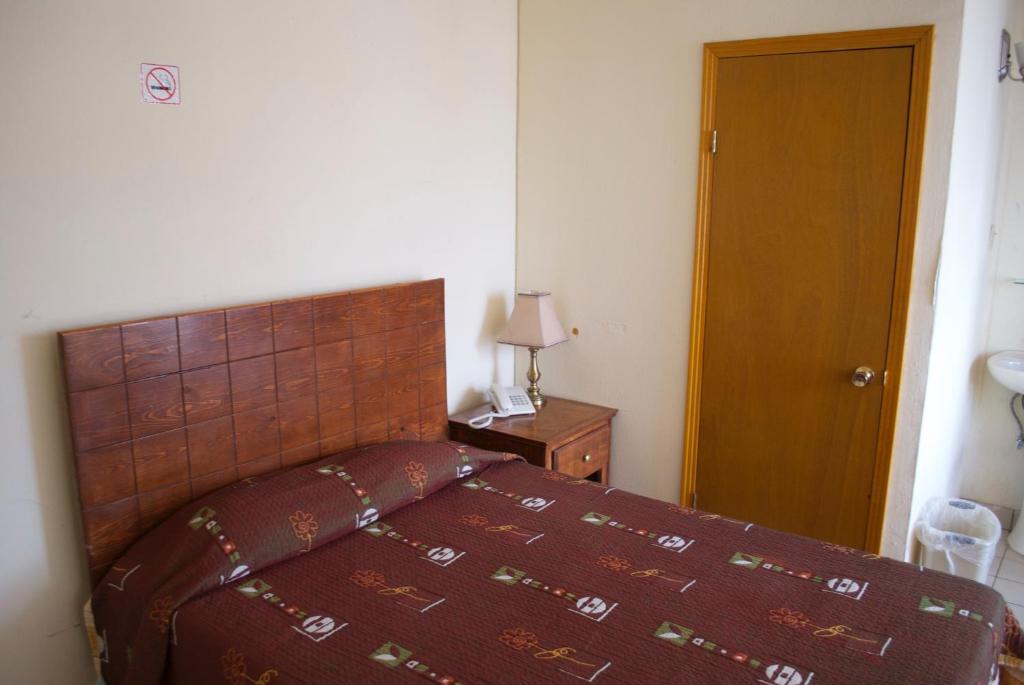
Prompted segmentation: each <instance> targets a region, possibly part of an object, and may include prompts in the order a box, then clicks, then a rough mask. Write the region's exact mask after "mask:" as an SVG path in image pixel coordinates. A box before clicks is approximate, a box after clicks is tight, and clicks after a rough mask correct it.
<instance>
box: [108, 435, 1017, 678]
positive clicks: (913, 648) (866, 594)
mask: <svg viewBox="0 0 1024 685" xmlns="http://www.w3.org/2000/svg"><path fill="white" fill-rule="evenodd" d="M93 609H94V612H95V619H96V632H97V634H98V635H99V636H100V638H101V641H102V649H101V653H100V660H101V662H102V667H103V671H104V676H105V678H106V681H107V683H109V684H110V685H118V684H120V683H157V682H165V683H176V684H177V683H181V684H184V683H199V684H202V683H225V682H228V683H233V684H235V685H242V684H243V683H260V684H261V685H270V684H274V685H278V684H283V683H329V682H338V683H348V682H410V683H413V682H417V681H418V680H427V681H432V682H435V683H449V684H450V683H574V682H578V681H581V680H582V681H584V682H595V683H612V682H634V683H637V682H639V683H656V682H687V683H770V684H774V685H802V684H805V683H812V682H813V683H858V684H865V683H932V684H934V683H963V684H971V685H974V684H981V683H988V682H989V681H990V680H991V679H992V677H993V676H994V675H995V668H996V661H997V656H998V651H999V646H1000V645H1001V643H1002V639H1003V616H1004V604H1003V600H1002V598H1001V597H1000V595H999V594H998V593H996V592H994V591H993V590H991V589H990V588H988V587H986V586H984V585H980V584H978V583H974V582H972V581H969V580H965V579H961V578H956V577H952V576H949V575H946V574H942V573H939V572H935V571H931V570H927V569H923V568H920V567H918V566H913V565H909V564H905V563H902V562H898V561H894V560H891V559H886V558H881V557H879V556H877V555H873V554H868V553H865V552H862V551H859V550H855V549H850V548H846V547H841V546H837V545H833V544H828V543H824V542H820V541H816V540H812V539H807V538H801V537H796V536H793V535H789V534H784V533H780V532H777V531H773V530H769V529H765V528H761V527H759V526H755V525H752V524H749V523H746V522H743V521H736V520H731V519H728V518H724V517H721V516H717V515H714V514H709V513H705V512H700V511H697V510H693V509H689V508H686V507H680V506H676V505H673V504H669V503H665V502H660V501H657V500H653V499H648V498H645V497H641V496H638V495H635V494H631V493H629V492H625V491H623V490H620V489H617V488H614V487H608V486H603V485H600V484H598V483H595V482H592V481H589V480H576V479H571V478H569V477H567V476H565V475H563V474H559V473H555V472H551V471H545V470H543V469H539V468H537V467H534V466H530V465H528V464H526V463H524V462H522V461H521V460H518V459H516V458H514V457H513V456H512V455H502V454H495V453H489V452H484V451H483V450H477V449H474V448H468V447H465V446H461V445H456V444H451V443H415V442H407V443H405V442H397V443H386V444H384V445H379V446H375V447H372V448H369V449H360V450H353V451H350V452H347V453H342V454H339V455H335V456H332V457H328V458H326V459H323V460H321V461H319V462H316V463H313V464H309V465H305V466H300V467H297V468H296V469H294V470H292V471H289V472H287V473H285V474H281V475H278V476H274V477H268V478H266V479H262V480H260V479H249V480H247V481H241V482H239V483H237V484H235V485H234V486H232V487H229V488H227V489H225V490H222V491H219V492H217V493H213V494H212V495H209V496H207V497H206V498H205V499H203V500H199V501H197V502H193V503H191V504H190V505H189V506H188V507H187V508H186V509H185V510H182V511H181V512H178V514H176V515H174V516H172V517H171V518H170V519H169V520H168V521H166V522H165V523H164V524H162V525H161V526H160V527H158V528H157V529H156V530H154V531H152V532H151V533H149V534H147V535H146V536H145V537H144V538H142V540H140V542H139V543H137V544H136V545H135V546H134V547H133V548H131V549H130V550H129V552H128V553H127V554H126V555H125V557H124V558H122V559H121V560H119V561H118V562H117V563H116V564H115V565H114V567H113V568H112V569H111V570H110V571H109V572H108V574H107V575H106V577H105V578H104V579H103V581H102V582H101V583H100V585H99V586H98V588H97V590H96V592H95V594H94V596H93Z"/></svg>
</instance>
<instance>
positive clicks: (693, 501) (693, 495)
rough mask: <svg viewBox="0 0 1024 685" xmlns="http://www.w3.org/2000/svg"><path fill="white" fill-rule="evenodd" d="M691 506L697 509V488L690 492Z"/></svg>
mask: <svg viewBox="0 0 1024 685" xmlns="http://www.w3.org/2000/svg"><path fill="white" fill-rule="evenodd" d="M690 508H691V509H696V508H697V491H696V490H694V491H693V492H692V493H691V494H690Z"/></svg>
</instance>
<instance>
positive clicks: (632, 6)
mask: <svg viewBox="0 0 1024 685" xmlns="http://www.w3.org/2000/svg"><path fill="white" fill-rule="evenodd" d="M962 9H963V7H962V2H961V0H903V1H901V2H878V1H877V0H786V1H785V2H770V3H767V2H766V3H752V2H749V1H747V0H718V1H716V2H698V1H697V0H691V1H688V2H680V1H678V0H637V1H634V2H621V1H619V0H560V1H558V2H550V1H548V0H521V2H520V19H519V28H520V33H519V65H520V73H519V151H518V159H519V165H518V172H517V173H518V183H519V198H518V211H519V217H518V249H517V264H518V265H517V286H518V287H519V288H521V289H522V288H538V289H540V288H543V289H548V290H551V291H552V292H553V293H554V296H555V298H556V302H557V303H558V309H559V311H560V313H561V316H562V317H563V323H565V324H566V326H567V327H571V326H577V327H579V329H580V335H579V337H578V338H577V339H574V340H572V341H570V342H569V343H568V344H565V345H560V346H558V347H556V348H553V349H551V350H545V351H543V352H542V353H541V357H542V359H541V370H542V372H543V373H544V379H543V382H542V387H543V388H544V389H545V390H546V391H548V392H550V393H551V394H561V395H565V396H569V397H575V398H579V399H585V400H589V401H593V402H598V403H605V404H609V405H612V406H617V407H619V408H620V410H621V412H620V414H619V417H618V418H617V419H616V420H615V424H614V429H613V434H614V445H613V457H612V470H611V473H612V481H613V482H614V483H615V484H616V485H618V486H621V487H624V488H626V489H630V490H634V491H638V492H641V493H643V494H646V495H650V496H652V497H658V498H661V499H667V500H673V501H674V500H676V499H677V498H678V492H679V481H680V454H681V449H682V415H683V396H684V389H685V378H686V350H687V343H688V336H689V332H688V326H689V318H690V289H691V288H690V281H691V274H692V258H693V236H694V234H693V225H694V213H695V209H694V197H695V190H696V183H697V177H696V171H697V141H698V129H699V97H700V70H701V45H702V43H704V42H707V41H715V40H730V39H741V38H756V37H764V36H773V35H791V34H799V33H817V32H827V31H841V30H851V29H864V28H877V27H889V26H905V25H914V24H934V25H935V44H934V53H933V61H932V81H931V92H930V96H929V97H930V100H929V106H928V131H927V137H926V144H925V159H924V178H923V182H922V188H921V203H920V210H919V218H918V229H917V236H918V241H917V245H916V250H915V269H914V277H913V287H912V293H911V312H910V322H909V323H910V325H909V336H908V340H907V347H906V352H905V365H904V368H905V376H904V380H903V386H902V391H901V397H900V405H899V416H898V428H897V434H896V449H895V457H894V462H893V468H892V478H891V482H890V489H889V490H890V495H889V498H888V509H887V518H886V526H885V533H884V551H885V552H886V553H887V554H889V555H892V556H898V557H902V556H903V554H904V549H905V546H906V541H907V540H906V538H907V530H908V521H909V516H910V501H911V497H910V495H911V491H912V487H913V478H914V472H915V468H916V466H917V463H916V462H917V459H916V454H917V444H918V434H919V428H920V424H921V409H922V405H923V398H924V393H925V381H926V371H927V365H928V352H929V343H930V338H931V325H932V319H933V314H934V312H933V305H932V298H933V284H934V279H935V274H936V266H937V264H938V258H939V244H940V239H941V236H942V231H943V221H944V215H945V200H946V190H947V187H948V180H949V161H950V145H951V137H952V125H953V111H954V104H955V98H956V78H957V67H958V56H959V47H960V45H959V42H960V29H961V17H962ZM995 40H996V38H993V41H995ZM994 50H995V47H992V48H991V50H990V52H993V51H994ZM518 362H519V363H518V364H517V366H518V369H519V371H520V377H521V374H522V370H523V369H524V368H525V367H524V365H523V363H522V357H520V358H519V359H518ZM765 401H768V402H770V401H771V389H770V388H766V389H765ZM938 430H940V431H941V430H943V427H942V426H939V427H938ZM924 458H925V459H927V455H926V456H925V457H924Z"/></svg>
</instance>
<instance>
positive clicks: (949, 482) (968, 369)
mask: <svg viewBox="0 0 1024 685" xmlns="http://www.w3.org/2000/svg"><path fill="white" fill-rule="evenodd" d="M1019 8H1020V2H1019V0H966V2H965V3H964V16H963V37H962V41H961V52H960V68H959V71H960V75H959V79H958V81H959V82H958V86H957V94H956V114H955V123H954V125H953V146H952V155H951V159H950V172H949V195H948V197H947V200H946V221H945V224H946V228H945V233H944V235H943V237H942V255H941V260H940V264H939V274H938V280H937V292H936V304H935V323H934V331H933V333H932V347H931V354H930V359H929V363H928V387H927V392H926V395H925V401H924V415H923V417H922V420H921V440H920V448H919V450H920V451H919V454H918V461H917V477H916V479H915V481H914V494H913V502H912V505H911V518H912V520H913V519H916V516H917V511H918V510H919V509H920V507H921V506H922V505H923V504H924V502H925V501H926V500H927V499H928V498H929V497H935V496H953V497H958V496H960V497H962V496H968V497H974V498H976V499H981V500H982V501H986V502H991V503H993V504H998V503H1000V502H998V501H995V500H993V499H992V498H990V496H989V490H988V489H987V488H985V487H983V486H982V487H979V482H985V481H988V482H993V481H994V482H1012V481H1013V479H1012V478H1008V476H1010V475H1011V474H1015V475H1016V476H1017V477H1018V479H1019V477H1020V475H1021V469H1020V467H1018V468H1016V469H1012V468H1007V466H1008V465H1006V464H992V463H985V462H984V461H982V460H971V459H968V458H965V451H964V448H965V444H966V443H967V440H968V436H969V434H970V432H971V431H970V421H971V413H972V412H971V409H972V406H973V405H974V403H975V398H976V396H977V394H978V388H979V387H981V386H982V384H984V383H985V380H986V376H987V373H986V371H985V366H984V360H983V356H984V355H983V354H982V353H983V350H984V344H985V337H986V336H985V334H986V328H987V324H988V311H989V297H988V295H989V290H988V285H989V273H990V250H989V248H990V243H991V235H992V233H991V228H992V226H993V214H994V209H995V204H996V195H997V192H998V189H999V180H1000V175H999V171H1000V154H1001V150H1002V147H1003V130H1004V123H1005V120H1006V108H1007V101H1008V97H1009V95H1010V92H1011V90H1012V89H1014V88H1020V85H1018V84H1013V83H1011V82H1010V81H1008V80H1007V81H1003V82H1002V83H999V81H998V79H997V78H996V70H997V68H998V64H999V61H998V53H999V35H1000V32H1001V31H1002V29H1003V28H1008V29H1012V28H1014V27H1013V26H1012V23H1013V21H1014V15H1016V14H1018V13H1019V12H1018V10H1019ZM1020 294H1021V295H1024V293H1020ZM1018 308H1019V307H1018ZM995 394H997V393H993V392H990V393H989V395H990V396H991V395H995ZM1003 410H1004V411H1003V412H1001V413H996V414H994V415H995V416H999V417H1007V418H1008V417H1009V410H1008V409H1006V408H1005V406H1004V407H1003ZM985 416H987V415H986V414H985V413H984V412H982V413H979V412H975V423H976V424H977V423H978V422H979V420H981V419H982V418H983V417H985ZM995 432H996V431H993V433H995ZM1003 437H1004V439H1005V442H1007V443H1010V444H1012V435H1008V434H1007V433H1006V432H1005V431H1004V432H1003ZM972 461H973V463H972ZM980 469H985V471H984V472H982V471H981V470H980ZM1000 489H1002V488H1000ZM1010 504H1011V505H1012V506H1018V505H1019V502H1017V503H1010ZM913 547H914V541H913V540H911V541H910V544H909V545H908V548H909V549H913Z"/></svg>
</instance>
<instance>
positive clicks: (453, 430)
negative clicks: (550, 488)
mask: <svg viewBox="0 0 1024 685" xmlns="http://www.w3.org/2000/svg"><path fill="white" fill-rule="evenodd" d="M490 408H491V407H490V405H482V406H480V407H476V408H475V409H470V410H469V411H464V412H462V413H461V414H456V415H455V416H451V417H449V418H448V434H449V436H450V437H451V439H452V440H455V441H458V442H463V443H466V444H467V445H473V446H474V447H480V448H483V449H486V450H495V451H497V452H513V453H515V454H519V455H522V456H523V457H525V458H526V461H528V462H530V463H531V464H535V465H536V466H543V467H544V468H547V469H551V470H553V471H560V472H562V473H565V474H568V475H570V476H573V477H575V478H588V479H590V480H594V481H598V482H600V483H602V484H605V485H607V484H608V459H609V457H610V456H611V445H612V417H613V416H615V415H616V414H617V413H618V412H619V410H618V409H611V408H609V407H599V406H598V405H596V404H587V403H585V402H575V401H573V400H563V399H560V398H558V397H548V398H547V404H545V405H544V406H543V407H542V408H541V409H539V410H538V411H537V413H536V414H535V415H527V416H511V417H509V418H507V419H494V421H493V422H492V423H491V425H490V426H488V427H487V428H481V429H479V430H477V429H475V428H470V427H469V420H470V419H471V418H473V417H474V416H479V415H480V414H484V413H486V412H488V411H490Z"/></svg>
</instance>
